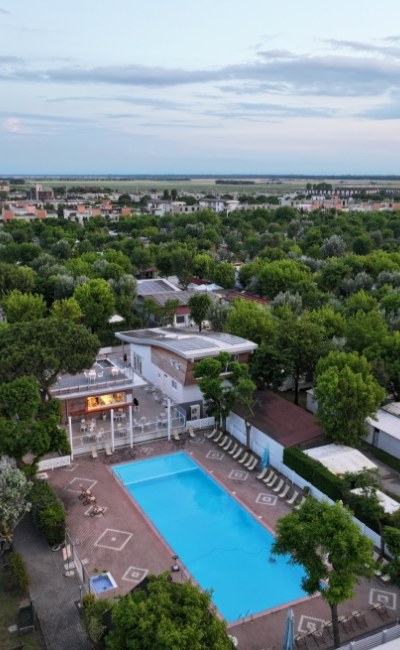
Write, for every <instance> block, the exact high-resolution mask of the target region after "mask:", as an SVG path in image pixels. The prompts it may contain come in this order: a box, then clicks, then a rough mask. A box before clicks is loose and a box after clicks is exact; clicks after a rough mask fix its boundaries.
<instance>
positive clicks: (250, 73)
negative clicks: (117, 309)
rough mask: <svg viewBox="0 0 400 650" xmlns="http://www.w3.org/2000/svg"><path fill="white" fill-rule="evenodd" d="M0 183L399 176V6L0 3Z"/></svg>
mask: <svg viewBox="0 0 400 650" xmlns="http://www.w3.org/2000/svg"><path fill="white" fill-rule="evenodd" d="M0 33H1V38H0V98H1V101H0V174H3V175H11V174H188V175H190V174H221V175H223V174H250V175H252V174H254V175H256V174H278V175H279V174H310V175H312V174H314V175H327V176H329V175H334V174H343V175H345V174H355V175H362V174H368V175H379V174H400V1H399V0H379V2H378V0H335V2H333V1H332V0H303V1H301V0H280V2H272V1H271V0H246V1H243V0H146V2H144V1H142V2H139V0H112V1H111V0H80V1H79V2H78V1H77V0H68V2H65V0H34V1H32V0H0Z"/></svg>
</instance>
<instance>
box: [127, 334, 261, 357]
mask: <svg viewBox="0 0 400 650" xmlns="http://www.w3.org/2000/svg"><path fill="white" fill-rule="evenodd" d="M115 335H116V337H117V338H118V339H120V340H121V341H125V342H126V343H135V344H136V345H150V346H155V347H160V348H163V349H165V350H169V351H170V352H174V353H175V354H177V355H179V356H181V357H183V358H184V359H203V358H204V357H216V356H217V355H218V354H219V353H220V352H228V353H229V354H239V353H241V352H253V351H254V350H256V349H257V347H258V346H257V343H253V342H252V341H248V340H246V339H242V338H241V337H240V336H234V335H233V334H226V333H225V332H196V331H193V329H188V328H186V329H184V328H179V327H154V328H148V329H142V330H130V331H128V332H116V334H115Z"/></svg>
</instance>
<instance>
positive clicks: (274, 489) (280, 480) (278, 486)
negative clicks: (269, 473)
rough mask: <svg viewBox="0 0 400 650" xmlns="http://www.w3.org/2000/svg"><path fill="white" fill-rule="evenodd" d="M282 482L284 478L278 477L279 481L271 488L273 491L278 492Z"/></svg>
mask: <svg viewBox="0 0 400 650" xmlns="http://www.w3.org/2000/svg"><path fill="white" fill-rule="evenodd" d="M284 482H285V479H283V478H280V479H279V482H278V483H277V484H276V485H275V487H273V488H272V489H273V491H274V492H279V491H280V490H281V489H282V486H283V484H284Z"/></svg>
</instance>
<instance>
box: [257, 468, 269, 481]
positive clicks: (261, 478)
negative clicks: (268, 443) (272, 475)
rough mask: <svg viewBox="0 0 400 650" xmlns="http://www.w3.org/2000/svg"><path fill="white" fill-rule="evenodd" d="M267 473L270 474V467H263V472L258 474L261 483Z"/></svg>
mask: <svg viewBox="0 0 400 650" xmlns="http://www.w3.org/2000/svg"><path fill="white" fill-rule="evenodd" d="M267 472H268V467H263V469H262V470H261V472H260V473H259V474H257V477H256V478H258V480H259V481H262V480H263V478H264V476H265V475H266V473H267Z"/></svg>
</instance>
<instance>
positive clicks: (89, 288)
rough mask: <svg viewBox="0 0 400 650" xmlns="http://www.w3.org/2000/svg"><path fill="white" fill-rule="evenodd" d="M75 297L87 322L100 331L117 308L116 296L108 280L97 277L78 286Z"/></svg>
mask: <svg viewBox="0 0 400 650" xmlns="http://www.w3.org/2000/svg"><path fill="white" fill-rule="evenodd" d="M74 298H75V299H76V301H77V302H78V303H79V305H80V307H81V309H82V311H83V313H84V318H85V324H86V325H87V326H88V327H90V328H91V329H92V330H93V331H98V330H100V329H101V328H102V327H104V326H105V325H106V323H107V319H108V318H109V317H110V316H111V315H112V313H113V312H114V309H115V296H114V292H113V290H112V288H111V287H110V285H109V283H108V282H106V280H102V279H101V278H97V279H95V280H90V281H89V282H86V283H85V284H81V285H80V286H79V287H76V289H75V291H74Z"/></svg>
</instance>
